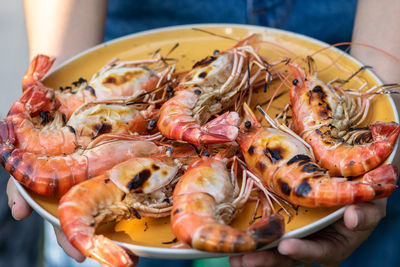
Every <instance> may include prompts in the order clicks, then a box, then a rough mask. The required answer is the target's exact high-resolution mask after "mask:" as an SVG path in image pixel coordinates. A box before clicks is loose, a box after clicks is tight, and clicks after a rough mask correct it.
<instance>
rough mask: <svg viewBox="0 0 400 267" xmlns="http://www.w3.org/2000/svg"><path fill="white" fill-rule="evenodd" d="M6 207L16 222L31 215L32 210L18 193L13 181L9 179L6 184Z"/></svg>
mask: <svg viewBox="0 0 400 267" xmlns="http://www.w3.org/2000/svg"><path fill="white" fill-rule="evenodd" d="M6 191H7V196H8V206H9V207H10V209H11V214H12V216H13V217H14V219H16V220H22V219H25V218H27V217H28V216H29V215H30V214H31V213H32V208H31V207H30V206H29V204H28V203H27V202H26V201H25V199H24V198H23V197H22V196H21V194H20V193H19V192H18V190H17V187H16V186H15V184H14V181H13V180H12V179H11V178H10V179H8V183H7V190H6Z"/></svg>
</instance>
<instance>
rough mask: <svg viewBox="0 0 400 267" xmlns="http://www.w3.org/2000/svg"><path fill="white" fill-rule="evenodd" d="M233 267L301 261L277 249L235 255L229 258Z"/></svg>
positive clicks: (294, 263)
mask: <svg viewBox="0 0 400 267" xmlns="http://www.w3.org/2000/svg"><path fill="white" fill-rule="evenodd" d="M229 263H230V265H231V267H239V266H240V267H242V266H245V267H252V266H264V267H273V266H282V267H286V266H287V267H289V266H296V265H297V264H298V263H299V262H297V261H295V260H293V259H291V258H289V257H286V256H283V255H281V254H279V252H278V251H277V250H276V249H273V250H263V251H257V252H252V253H249V254H245V255H240V256H233V257H231V258H230V259H229Z"/></svg>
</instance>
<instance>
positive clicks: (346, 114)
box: [290, 59, 400, 176]
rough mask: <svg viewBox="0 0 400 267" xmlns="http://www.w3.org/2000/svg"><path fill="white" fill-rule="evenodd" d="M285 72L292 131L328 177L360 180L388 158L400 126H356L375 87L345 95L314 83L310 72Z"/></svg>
mask: <svg viewBox="0 0 400 267" xmlns="http://www.w3.org/2000/svg"><path fill="white" fill-rule="evenodd" d="M310 60H311V59H310ZM310 66H312V65H310ZM290 67H291V69H292V71H293V73H294V75H295V78H294V80H293V86H292V87H291V88H290V103H291V107H292V114H293V127H294V131H295V132H296V133H297V134H299V135H300V136H301V137H302V138H303V139H304V140H306V142H307V143H309V144H310V145H311V147H312V149H313V151H314V154H315V158H316V160H317V162H318V164H319V165H320V166H322V167H324V168H327V169H328V170H329V173H330V174H331V175H335V176H337V175H340V176H359V175H362V174H364V173H366V172H368V171H369V170H372V169H373V168H375V167H377V166H378V165H379V164H381V163H382V162H383V161H384V160H385V159H386V158H387V157H388V156H389V155H390V153H391V152H392V151H393V147H394V145H395V143H396V141H397V137H398V135H399V133H400V125H398V124H397V123H394V122H376V123H374V124H372V125H370V126H368V127H360V124H361V123H362V122H363V121H364V120H365V117H366V114H367V113H368V108H369V107H370V101H371V99H372V97H373V96H374V95H375V92H379V88H372V89H371V90H369V91H367V92H360V91H358V92H357V91H353V92H348V91H347V92H345V91H344V90H342V89H341V88H340V87H337V86H333V85H332V84H331V83H324V82H322V81H321V80H319V79H318V78H317V77H316V73H313V70H312V67H310V68H311V70H310V72H311V73H313V74H312V75H311V76H308V75H306V74H305V73H304V71H303V70H302V69H301V68H300V67H298V66H294V65H291V66H290ZM382 88H384V86H383V87H380V89H382ZM374 91H375V92H374Z"/></svg>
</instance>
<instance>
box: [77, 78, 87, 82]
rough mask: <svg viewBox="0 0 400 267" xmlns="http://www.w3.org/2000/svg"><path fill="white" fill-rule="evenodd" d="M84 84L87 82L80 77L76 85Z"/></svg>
mask: <svg viewBox="0 0 400 267" xmlns="http://www.w3.org/2000/svg"><path fill="white" fill-rule="evenodd" d="M86 82H87V80H86V79H84V78H82V77H80V78H79V80H78V83H86Z"/></svg>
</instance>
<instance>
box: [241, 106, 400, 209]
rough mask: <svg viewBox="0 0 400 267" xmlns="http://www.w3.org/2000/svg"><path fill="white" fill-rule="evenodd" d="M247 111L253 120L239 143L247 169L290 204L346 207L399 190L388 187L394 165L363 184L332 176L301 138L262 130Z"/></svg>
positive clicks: (393, 177) (372, 174)
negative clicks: (315, 158)
mask: <svg viewBox="0 0 400 267" xmlns="http://www.w3.org/2000/svg"><path fill="white" fill-rule="evenodd" d="M245 107H246V111H247V113H248V114H250V115H249V117H250V120H248V121H247V122H246V123H245V125H246V126H247V127H244V129H243V131H242V132H241V133H240V134H239V137H238V139H237V141H238V143H239V145H240V147H241V150H242V153H243V155H244V159H245V161H246V164H247V167H248V168H249V170H250V171H251V172H253V174H255V176H256V177H258V178H257V179H259V182H260V183H262V184H263V185H264V186H265V187H266V188H267V189H269V190H271V191H273V192H275V193H276V194H278V195H279V196H281V197H282V198H284V199H286V200H288V201H289V202H291V203H293V204H297V205H301V206H306V207H329V206H338V205H346V204H352V203H357V202H362V201H370V200H373V199H377V198H383V197H387V196H389V195H390V194H391V193H392V192H393V190H394V189H395V188H396V186H395V185H393V184H386V183H387V182H390V183H393V182H394V181H396V178H397V169H396V168H395V167H394V166H392V165H382V166H380V167H378V168H377V169H375V170H372V171H371V172H369V173H367V174H365V175H364V178H363V181H362V182H357V181H350V180H347V179H346V178H343V177H342V178H339V177H332V176H330V175H329V173H328V171H327V170H326V169H324V168H322V167H321V166H319V165H318V164H317V163H316V162H315V161H314V159H313V155H312V152H311V151H310V149H309V148H308V147H307V146H306V145H305V143H304V141H302V140H301V138H300V137H299V136H296V135H295V134H294V133H293V132H291V131H288V132H284V131H282V130H280V129H275V128H266V127H262V126H260V124H259V123H258V121H257V120H256V119H255V118H254V116H253V115H251V110H250V109H249V108H248V106H245ZM269 121H272V120H269Z"/></svg>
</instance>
